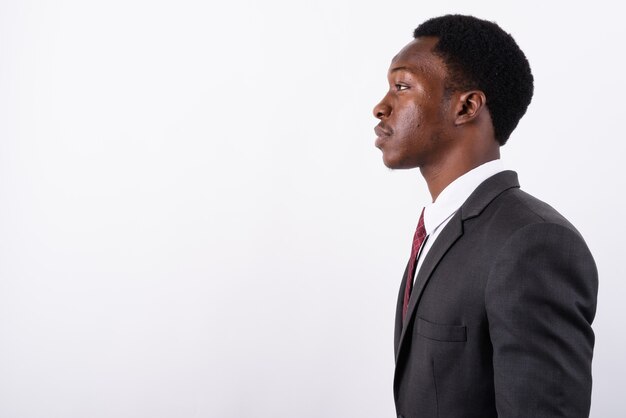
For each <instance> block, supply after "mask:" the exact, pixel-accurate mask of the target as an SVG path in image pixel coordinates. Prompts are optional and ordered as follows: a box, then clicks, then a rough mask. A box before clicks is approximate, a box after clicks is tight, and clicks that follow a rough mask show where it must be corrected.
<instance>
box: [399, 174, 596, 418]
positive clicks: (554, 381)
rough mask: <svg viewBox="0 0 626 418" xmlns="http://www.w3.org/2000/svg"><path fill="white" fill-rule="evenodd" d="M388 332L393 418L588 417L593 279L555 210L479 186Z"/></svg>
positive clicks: (509, 179)
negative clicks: (391, 334)
mask: <svg viewBox="0 0 626 418" xmlns="http://www.w3.org/2000/svg"><path fill="white" fill-rule="evenodd" d="M407 279H408V278H407V272H406V271H405V273H404V277H403V279H402V283H401V285H400V293H399V297H398V304H397V311H396V326H395V341H394V343H395V344H394V346H395V359H396V368H395V376H394V399H395V404H396V411H397V414H398V417H402V418H431V417H432V418H434V417H439V418H490V417H501V418H502V417H506V418H509V417H524V418H530V417H568V418H578V417H587V416H588V415H589V408H590V398H591V359H592V354H593V345H594V333H593V331H592V329H591V323H592V321H593V318H594V316H595V311H596V298H597V290H598V275H597V269H596V266H595V263H594V260H593V257H592V255H591V253H590V252H589V249H588V248H587V245H586V244H585V241H584V240H583V238H582V237H581V235H580V234H579V233H578V231H577V230H576V229H575V228H574V227H573V226H572V225H571V224H570V223H569V222H568V221H567V220H566V219H565V218H564V217H563V216H561V215H560V214H559V213H558V212H557V211H556V210H554V209H553V208H552V207H550V206H549V205H547V204H545V203H543V202H541V201H540V200H538V199H536V198H534V197H532V196H530V195H529V194H527V193H525V192H523V191H522V190H520V188H519V183H518V180H517V174H516V173H515V172H513V171H504V172H501V173H498V174H496V175H494V176H492V177H490V178H488V179H487V180H485V181H484V182H483V183H482V184H481V185H480V186H479V187H478V188H477V189H476V190H475V191H474V192H473V194H472V195H471V196H470V197H469V198H468V199H467V200H466V201H465V203H464V204H463V205H462V206H461V208H460V209H459V210H458V211H457V212H456V213H455V214H454V215H453V217H452V218H451V219H450V221H449V222H448V224H447V225H446V226H445V228H444V229H443V230H442V232H441V234H440V235H439V237H438V238H437V240H436V241H435V242H434V243H433V246H432V248H431V249H430V251H429V252H428V254H427V255H426V258H425V259H424V261H423V264H422V266H421V269H420V271H419V272H418V274H417V277H416V278H415V284H414V286H413V291H412V293H411V298H410V301H409V307H408V312H407V314H406V319H405V321H404V322H403V321H402V298H403V291H404V288H405V284H406V280H407Z"/></svg>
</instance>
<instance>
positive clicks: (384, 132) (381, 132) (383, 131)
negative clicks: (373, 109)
mask: <svg viewBox="0 0 626 418" xmlns="http://www.w3.org/2000/svg"><path fill="white" fill-rule="evenodd" d="M374 132H375V133H376V136H377V137H379V138H382V137H384V136H389V135H391V131H389V129H387V128H385V127H384V126H383V125H382V124H378V125H376V127H375V128H374Z"/></svg>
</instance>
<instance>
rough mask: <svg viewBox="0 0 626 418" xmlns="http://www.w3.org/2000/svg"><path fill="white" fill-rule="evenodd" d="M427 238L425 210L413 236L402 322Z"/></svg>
mask: <svg viewBox="0 0 626 418" xmlns="http://www.w3.org/2000/svg"><path fill="white" fill-rule="evenodd" d="M425 238H426V228H425V227H424V209H422V214H421V215H420V220H419V222H418V223H417V228H416V229H415V235H414V236H413V247H411V259H410V260H409V267H408V270H407V277H406V286H405V287H404V303H403V304H402V321H404V317H405V316H406V311H407V309H408V308H409V298H410V297H411V289H412V288H413V277H414V276H415V267H416V266H417V253H418V252H419V250H420V247H421V246H422V243H423V242H424V239H425Z"/></svg>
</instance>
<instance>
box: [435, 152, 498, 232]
mask: <svg viewBox="0 0 626 418" xmlns="http://www.w3.org/2000/svg"><path fill="white" fill-rule="evenodd" d="M501 171H504V164H502V161H500V160H493V161H489V162H487V163H484V164H482V165H479V166H478V167H476V168H474V169H472V170H470V171H468V172H467V173H465V174H463V175H462V176H461V177H459V178H457V179H456V180H454V181H453V182H452V183H450V184H448V186H447V187H446V188H445V189H443V191H442V192H441V193H440V194H439V196H437V200H435V202H433V203H431V204H429V205H427V206H426V207H425V208H424V227H425V228H426V234H428V235H431V234H432V233H433V232H434V231H435V230H436V229H437V228H438V227H439V226H440V225H441V224H442V223H443V222H445V221H446V220H447V219H448V218H449V217H451V216H452V215H453V214H454V213H455V212H456V211H457V210H459V208H460V207H461V205H463V203H464V202H465V201H466V200H467V198H468V197H470V195H471V194H472V193H473V192H474V190H476V188H477V187H478V186H479V185H480V183H482V182H483V181H485V180H487V179H488V178H489V177H491V176H493V175H494V174H497V173H499V172H501Z"/></svg>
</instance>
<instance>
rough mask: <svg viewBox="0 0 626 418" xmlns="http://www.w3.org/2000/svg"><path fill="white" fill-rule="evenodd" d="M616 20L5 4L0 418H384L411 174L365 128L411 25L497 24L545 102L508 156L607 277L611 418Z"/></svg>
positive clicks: (1, 32) (419, 184) (603, 280)
mask: <svg viewBox="0 0 626 418" xmlns="http://www.w3.org/2000/svg"><path fill="white" fill-rule="evenodd" d="M612 4H618V3H617V2H615V3H613V2H609V1H594V2H584V3H572V2H562V3H556V2H547V1H542V2H511V3H507V2H495V1H494V2H488V3H487V2H483V3H478V4H472V3H468V2H465V1H458V2H444V1H438V2H431V4H427V3H425V2H418V1H410V2H409V1H406V2H399V1H398V2H380V1H358V2H357V1H343V2H342V1H338V0H321V1H317V2H310V1H293V0H291V1H287V0H285V1H264V2H255V1H252V0H249V1H233V2H220V3H212V2H206V1H147V0H146V1H139V0H123V1H111V0H109V1H101V2H96V1H79V0H73V1H71V0H69V1H50V2H45V1H24V0H21V1H17V0H15V1H10V0H0V418H39V417H44V418H47V417H60V418H84V417H94V418H96V417H116V418H126V417H150V418H162V417H163V418H165V417H176V418H179V417H215V418H230V417H232V418H239V417H255V418H283V417H284V418H287V417H298V418H309V417H310V418H313V417H315V418H318V417H324V418H332V417H392V416H394V407H393V398H392V389H391V387H392V376H393V353H392V351H393V349H392V335H393V316H394V306H395V302H396V294H397V293H396V292H397V289H398V285H399V281H400V278H401V274H402V271H403V269H404V266H405V263H406V259H407V257H408V255H409V250H410V241H411V237H412V231H413V229H414V227H415V223H416V219H417V216H418V214H419V210H420V208H421V206H422V205H423V204H424V203H426V202H427V201H428V194H427V191H426V187H425V184H424V182H423V180H422V178H421V177H420V175H419V172H418V171H398V172H391V171H389V170H388V169H386V168H385V167H384V166H383V164H382V161H381V156H380V152H379V151H378V150H377V149H375V148H374V145H373V142H374V134H373V130H372V129H373V127H374V126H375V124H376V120H375V119H374V118H373V116H372V114H371V109H372V107H373V106H374V105H375V104H376V103H377V101H378V100H379V99H380V98H381V97H382V96H383V94H384V93H385V91H386V89H387V84H386V70H387V66H388V65H389V61H390V59H391V57H392V56H393V55H394V54H395V53H396V52H398V50H399V49H400V48H401V47H402V46H404V45H405V44H406V43H408V42H409V41H410V40H411V34H412V31H413V29H414V28H415V26H417V25H418V24H419V23H420V22H421V21H423V20H425V19H427V18H429V17H433V16H436V15H440V14H444V13H449V12H459V13H469V14H474V15H477V16H479V17H482V18H486V19H489V20H495V21H496V22H498V23H499V24H500V25H501V26H502V27H503V28H505V30H507V31H509V32H511V33H512V34H513V35H514V37H515V38H516V40H517V41H518V43H519V44H520V46H521V47H522V49H523V50H524V51H525V52H526V54H527V56H528V58H529V61H530V63H531V66H532V68H533V72H534V75H535V80H536V87H535V97H534V99H533V103H532V104H531V106H530V108H529V111H528V113H527V115H526V116H525V117H524V118H523V119H522V122H521V123H520V125H519V127H518V129H517V130H516V131H515V133H514V134H513V136H512V137H511V139H510V142H509V144H507V145H506V146H505V147H504V148H503V159H504V161H505V163H506V165H507V166H508V167H510V168H513V169H516V170H517V171H518V173H519V175H520V181H521V183H522V187H523V188H524V189H525V190H527V191H529V192H531V193H532V194H535V195H536V196H538V197H540V198H542V199H544V200H546V201H548V202H549V203H551V204H552V205H553V206H555V207H556V208H557V209H558V210H560V211H561V212H562V213H563V214H564V215H565V216H566V217H568V218H569V219H570V220H571V221H572V222H573V223H574V224H575V225H576V226H577V227H578V228H579V230H580V231H581V232H582V234H583V235H584V236H585V237H586V239H587V242H588V244H589V246H590V248H591V250H592V252H593V254H594V255H595V257H596V261H597V264H598V267H599V271H600V294H599V306H598V313H597V317H596V322H595V324H594V328H595V331H596V336H597V344H596V350H595V358H594V389H593V406H592V416H593V417H597V418H606V417H623V416H624V409H625V408H624V406H623V405H624V403H623V391H624V388H623V384H622V383H621V382H622V380H623V376H624V375H625V374H626V356H624V355H623V353H624V352H626V338H625V336H624V330H623V318H624V313H625V312H626V310H625V308H624V301H625V300H626V299H625V298H626V284H625V283H626V282H625V274H624V273H625V272H624V262H623V259H624V244H623V239H624V236H626V229H625V227H624V223H623V221H622V219H621V218H622V217H623V216H622V215H623V213H624V209H625V208H624V198H623V191H624V189H625V187H626V184H625V181H624V178H625V177H624V173H623V168H622V167H621V165H620V163H621V161H622V160H623V157H624V146H623V141H624V140H625V138H624V135H623V123H624V115H623V114H624V109H625V103H624V98H625V96H626V91H625V89H624V74H626V66H625V64H624V53H623V50H624V48H623V41H624V39H626V31H625V29H624V27H625V25H624V24H623V15H622V13H620V11H619V10H618V8H617V7H616V6H612Z"/></svg>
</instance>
